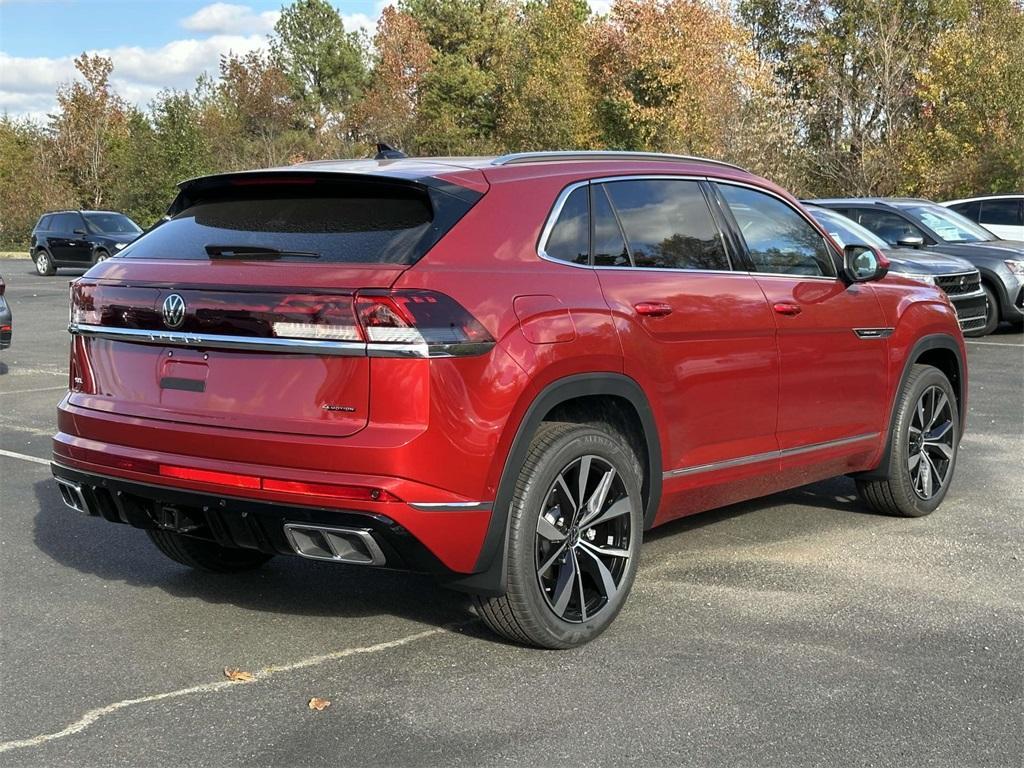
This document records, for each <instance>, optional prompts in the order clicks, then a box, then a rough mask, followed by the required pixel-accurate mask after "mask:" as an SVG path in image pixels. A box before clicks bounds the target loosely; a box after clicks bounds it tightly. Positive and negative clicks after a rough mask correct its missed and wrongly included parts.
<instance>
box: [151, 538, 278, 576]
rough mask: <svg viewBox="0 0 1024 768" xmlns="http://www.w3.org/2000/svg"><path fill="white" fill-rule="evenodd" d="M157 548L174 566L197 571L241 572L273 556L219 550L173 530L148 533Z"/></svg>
mask: <svg viewBox="0 0 1024 768" xmlns="http://www.w3.org/2000/svg"><path fill="white" fill-rule="evenodd" d="M146 534H147V535H148V536H149V538H150V540H151V541H152V542H153V543H154V544H155V545H156V548H157V549H159V550H160V551H161V552H163V553H164V554H165V555H167V557H169V558H171V560H173V561H174V562H176V563H181V564H182V565H187V566H188V567H189V568H195V569H196V570H199V571H210V572H212V573H240V572H242V571H251V570H253V569H254V568H259V567H260V566H261V565H263V564H264V563H265V562H267V560H269V559H270V558H271V557H273V555H268V554H266V553H265V552H257V551H256V550H253V549H237V548H234V547H222V546H221V545H220V544H217V543H215V542H212V541H204V540H203V539H194V538H191V537H189V536H183V535H181V534H180V533H175V532H174V531H161V530H152V529H150V530H147V531H146Z"/></svg>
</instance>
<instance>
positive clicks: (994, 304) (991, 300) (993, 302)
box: [971, 284, 999, 337]
mask: <svg viewBox="0 0 1024 768" xmlns="http://www.w3.org/2000/svg"><path fill="white" fill-rule="evenodd" d="M981 290H983V291H984V292H985V325H984V326H983V327H981V328H979V329H978V331H977V332H976V333H974V334H971V335H972V337H973V336H988V335H989V334H990V333H992V332H993V331H994V330H995V329H996V328H998V327H999V300H998V299H997V298H996V295H995V293H994V292H993V291H992V289H991V288H989V287H988V286H987V285H985V284H982V286H981Z"/></svg>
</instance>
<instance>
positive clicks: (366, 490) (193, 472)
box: [160, 464, 401, 502]
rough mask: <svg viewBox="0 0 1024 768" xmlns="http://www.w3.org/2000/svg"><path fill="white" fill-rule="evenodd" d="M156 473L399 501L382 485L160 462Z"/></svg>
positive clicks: (239, 485)
mask: <svg viewBox="0 0 1024 768" xmlns="http://www.w3.org/2000/svg"><path fill="white" fill-rule="evenodd" d="M160 474H161V475H163V476H164V477H173V478H176V479H178V480H192V481H194V482H198V483H212V484H214V485H227V486H231V487H232V488H252V489H262V490H264V491H276V492H278V493H290V494H294V495H297V496H321V497H324V498H332V499H343V500H345V501H383V502H389V501H401V499H399V498H398V497H397V496H395V495H394V494H393V493H389V492H388V491H385V490H384V489H382V488H371V487H368V486H364V485H337V484H335V483H304V482H301V481H295V480H275V479H273V478H269V477H257V476H256V475H241V474H236V473H234V472H215V471H213V470H209V469H194V468H192V467H178V466H174V465H171V464H161V465H160Z"/></svg>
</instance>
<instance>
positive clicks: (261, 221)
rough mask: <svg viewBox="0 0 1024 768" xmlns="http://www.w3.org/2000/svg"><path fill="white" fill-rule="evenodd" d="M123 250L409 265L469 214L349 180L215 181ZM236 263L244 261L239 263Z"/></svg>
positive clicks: (437, 199)
mask: <svg viewBox="0 0 1024 768" xmlns="http://www.w3.org/2000/svg"><path fill="white" fill-rule="evenodd" d="M218 184H219V186H217V187H216V188H214V189H210V190H206V191H199V192H196V193H194V195H195V199H187V200H185V201H183V202H182V204H181V205H182V206H183V209H182V210H181V211H180V212H179V213H176V214H174V215H173V216H172V217H171V218H170V219H169V220H167V221H166V222H164V223H163V224H161V225H159V226H157V227H155V228H154V229H152V230H150V231H149V232H148V233H146V234H144V235H143V236H142V237H140V238H139V239H138V240H136V241H135V242H134V243H133V244H132V245H130V246H129V247H128V248H126V249H125V250H124V251H123V252H122V255H123V256H124V257H127V258H155V259H174V260H178V259H182V260H197V259H209V258H211V257H220V258H223V257H225V254H227V255H230V254H242V253H246V252H247V251H246V249H249V250H248V253H253V252H263V253H265V254H266V255H267V256H268V257H269V256H270V255H271V254H273V253H275V252H276V253H278V254H280V258H282V259H286V260H287V259H293V258H294V259H312V260H315V261H318V262H335V263H337V262H343V263H360V264H367V263H370V264H412V263H414V262H415V261H416V260H417V259H418V258H419V257H421V256H422V255H423V254H424V253H426V251H427V250H428V249H429V248H430V247H431V246H432V245H433V244H434V243H435V242H437V240H439V239H440V237H441V236H443V235H444V233H445V232H447V231H448V229H450V227H451V226H454V224H455V223H456V222H457V221H458V219H459V218H461V216H462V215H463V214H464V213H465V212H466V211H467V210H468V209H469V208H470V207H471V206H472V203H470V202H467V201H466V200H465V199H463V198H462V197H456V196H454V195H450V194H447V193H445V192H443V191H440V190H437V189H432V188H431V189H427V188H423V187H420V186H418V185H412V184H400V183H390V182H381V181H378V180H368V181H367V180H352V179H344V180H338V179H319V178H312V179H308V180H307V179H281V180H277V179H269V180H260V183H256V180H255V179H253V180H247V179H243V180H231V179H225V180H220V181H218ZM239 258H242V257H241V256H239Z"/></svg>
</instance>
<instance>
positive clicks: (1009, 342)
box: [964, 339, 1024, 349]
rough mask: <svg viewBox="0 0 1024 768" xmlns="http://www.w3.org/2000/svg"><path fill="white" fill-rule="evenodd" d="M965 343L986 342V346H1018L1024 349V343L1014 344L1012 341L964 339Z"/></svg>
mask: <svg viewBox="0 0 1024 768" xmlns="http://www.w3.org/2000/svg"><path fill="white" fill-rule="evenodd" d="M964 343H965V344H984V345H985V346H986V347H1017V348H1018V349H1024V344H1014V343H1013V342H1012V341H1008V342H1006V343H1005V344H1004V343H1002V342H1000V341H974V340H972V339H964Z"/></svg>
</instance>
